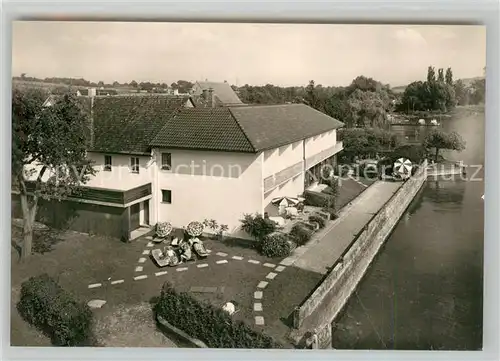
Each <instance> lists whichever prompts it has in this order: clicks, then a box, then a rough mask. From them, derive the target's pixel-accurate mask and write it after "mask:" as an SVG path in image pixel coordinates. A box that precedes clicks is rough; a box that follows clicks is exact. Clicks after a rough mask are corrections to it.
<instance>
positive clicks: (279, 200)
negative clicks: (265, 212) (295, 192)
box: [271, 196, 300, 207]
mask: <svg viewBox="0 0 500 361" xmlns="http://www.w3.org/2000/svg"><path fill="white" fill-rule="evenodd" d="M299 202H300V201H299V199H298V198H296V197H286V196H283V197H276V198H273V199H272V201H271V203H272V204H274V205H278V206H285V207H290V206H296V205H297V204H299Z"/></svg>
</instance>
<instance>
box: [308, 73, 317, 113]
mask: <svg viewBox="0 0 500 361" xmlns="http://www.w3.org/2000/svg"><path fill="white" fill-rule="evenodd" d="M306 101H307V103H308V104H309V106H310V107H312V108H314V109H317V107H318V94H317V91H316V86H315V85H314V80H309V84H308V85H307V87H306Z"/></svg>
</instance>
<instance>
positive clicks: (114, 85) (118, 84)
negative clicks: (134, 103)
mask: <svg viewBox="0 0 500 361" xmlns="http://www.w3.org/2000/svg"><path fill="white" fill-rule="evenodd" d="M119 86H120V83H119V82H117V81H116V80H115V81H114V82H113V87H115V88H116V87H119Z"/></svg>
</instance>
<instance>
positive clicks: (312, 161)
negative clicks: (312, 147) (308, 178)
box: [306, 142, 344, 169]
mask: <svg viewBox="0 0 500 361" xmlns="http://www.w3.org/2000/svg"><path fill="white" fill-rule="evenodd" d="M342 149H344V144H343V143H342V142H336V143H335V145H334V146H333V147H330V148H327V149H325V150H323V151H321V152H319V153H317V154H315V155H313V156H311V157H309V158H306V169H309V168H311V167H314V166H315V165H316V164H318V163H320V162H322V161H324V160H325V159H328V158H330V157H331V156H332V155H334V154H337V153H338V152H340V151H341V150H342Z"/></svg>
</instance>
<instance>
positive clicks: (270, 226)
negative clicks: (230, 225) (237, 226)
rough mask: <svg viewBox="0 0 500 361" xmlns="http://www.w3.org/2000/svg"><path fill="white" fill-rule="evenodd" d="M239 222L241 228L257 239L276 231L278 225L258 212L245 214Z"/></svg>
mask: <svg viewBox="0 0 500 361" xmlns="http://www.w3.org/2000/svg"><path fill="white" fill-rule="evenodd" d="M240 222H241V228H242V229H243V230H244V231H245V232H247V233H248V234H249V235H251V236H252V237H253V238H255V239H256V240H258V241H262V240H263V239H264V237H265V236H267V235H268V234H271V233H273V232H274V231H276V229H277V226H278V225H277V224H276V222H273V221H271V220H270V219H268V218H264V217H263V216H262V215H261V214H259V213H256V214H255V216H252V215H251V214H245V215H244V218H243V219H242V220H241V221H240Z"/></svg>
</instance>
